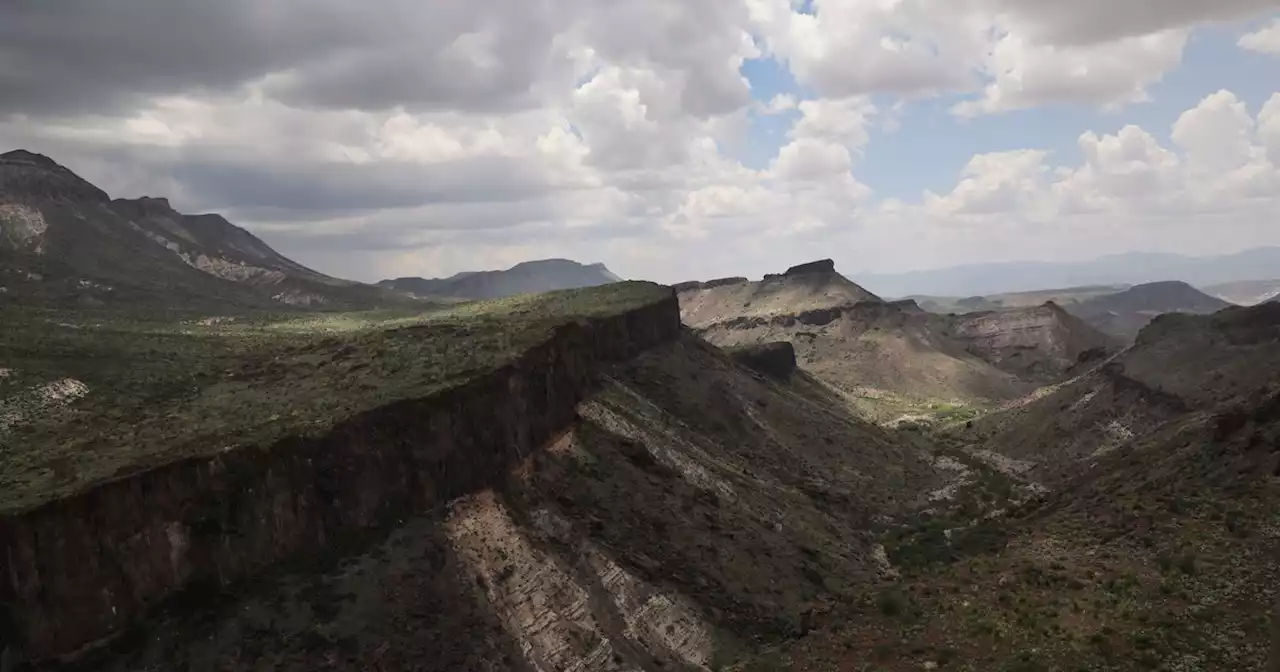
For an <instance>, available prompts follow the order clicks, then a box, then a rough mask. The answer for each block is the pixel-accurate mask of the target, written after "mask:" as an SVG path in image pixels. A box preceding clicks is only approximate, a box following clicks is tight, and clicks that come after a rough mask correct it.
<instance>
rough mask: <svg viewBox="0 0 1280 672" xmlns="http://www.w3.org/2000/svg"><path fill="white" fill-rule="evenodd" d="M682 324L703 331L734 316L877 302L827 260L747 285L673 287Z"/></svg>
mask: <svg viewBox="0 0 1280 672" xmlns="http://www.w3.org/2000/svg"><path fill="white" fill-rule="evenodd" d="M675 289H676V291H677V292H679V294H680V311H681V316H682V318H683V319H684V322H685V324H688V325H689V326H692V327H696V328H705V327H708V326H710V325H713V324H715V323H717V322H721V321H724V320H729V319H734V318H740V317H774V316H779V315H794V314H797V313H801V312H805V311H809V310H817V309H823V308H833V307H838V306H848V305H855V304H858V303H863V302H870V303H883V301H882V300H881V299H880V297H878V296H876V295H874V294H872V293H871V292H868V291H867V290H865V289H863V288H862V287H859V286H858V285H857V284H855V283H854V282H853V281H851V280H849V279H848V278H846V277H844V276H842V275H840V274H839V273H837V272H836V270H835V262H833V261H831V260H830V259H823V260H821V261H815V262H810V263H807V264H800V265H798V266H793V267H791V268H789V269H787V271H786V272H785V273H778V274H772V275H766V276H765V277H764V279H763V280H759V281H756V282H752V281H750V280H747V279H746V278H723V279H720V280H711V281H707V282H685V283H680V284H678V285H675Z"/></svg>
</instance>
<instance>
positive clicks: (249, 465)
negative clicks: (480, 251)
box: [0, 295, 681, 660]
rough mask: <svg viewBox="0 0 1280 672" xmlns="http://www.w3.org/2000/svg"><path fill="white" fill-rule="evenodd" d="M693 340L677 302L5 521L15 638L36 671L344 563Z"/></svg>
mask: <svg viewBox="0 0 1280 672" xmlns="http://www.w3.org/2000/svg"><path fill="white" fill-rule="evenodd" d="M680 328H681V327H680V321H679V307H678V305H677V303H676V300H675V297H674V296H673V295H669V296H667V297H665V298H663V299H661V300H659V301H656V302H653V303H650V304H647V305H644V306H641V307H638V308H634V309H632V310H629V311H627V312H624V313H621V314H616V315H611V316H607V317H599V318H592V319H588V320H582V321H579V322H576V323H570V324H567V325H565V326H563V327H560V328H558V329H557V330H556V331H555V332H554V333H553V335H552V336H551V337H550V339H549V340H547V341H546V342H544V343H542V344H541V345H538V346H536V347H534V348H532V349H530V350H528V351H527V352H525V353H524V354H523V355H522V356H520V357H519V358H518V359H517V360H516V361H515V362H513V363H511V364H508V365H506V366H503V367H501V368H498V369H496V370H494V371H492V372H490V373H487V374H484V375H482V376H480V377H478V378H475V379H473V380H471V381H470V382H468V383H465V384H463V385H461V386H458V387H455V388H452V389H448V390H445V391H443V392H440V393H437V394H434V395H431V396H430V397H427V398H422V399H403V400H399V401H396V402H394V403H390V404H387V405H385V406H382V407H379V408H375V409H373V410H370V411H366V412H363V413H360V414H358V415H356V416H353V417H350V418H347V419H345V420H342V421H340V422H337V423H336V424H335V425H334V426H333V427H332V429H331V430H329V431H328V432H326V433H325V434H323V435H322V436H318V437H314V438H305V439H304V438H286V439H284V440H280V441H277V442H275V443H273V444H272V445H269V446H263V447H260V448H247V449H240V450H235V451H230V452H226V453H222V454H219V455H216V456H214V457H202V458H197V459H189V460H185V461H180V462H176V463H172V464H169V465H167V466H163V467H160V468H157V469H154V470H151V471H147V472H144V473H140V474H137V475H134V476H131V477H128V478H125V479H123V480H118V481H114V482H110V483H106V484H103V485H101V486H98V487H96V488H94V489H92V490H90V491H88V492H84V493H82V494H80V495H77V496H73V497H69V498H66V499H62V500H58V501H54V502H51V503H48V504H45V505H43V506H40V507H38V508H35V509H32V510H27V511H23V512H19V513H13V514H10V515H7V516H5V517H4V518H0V606H2V607H3V608H2V609H0V611H3V612H4V614H3V615H4V616H7V619H5V618H0V625H5V623H4V621H5V620H7V621H8V625H7V627H8V628H9V631H8V632H3V633H0V635H3V636H4V639H5V641H6V642H7V643H9V646H10V647H11V648H13V649H15V650H17V651H18V652H19V654H18V655H20V656H21V657H22V658H26V659H31V660H43V659H48V658H51V657H55V656H62V655H67V654H72V653H74V652H76V651H77V650H79V649H81V648H82V647H85V646H86V645H90V644H93V643H94V642H96V641H99V640H102V639H104V638H109V637H111V636H113V635H116V634H118V633H120V632H122V631H123V630H124V629H125V628H127V627H128V626H129V625H130V624H131V623H133V622H135V621H136V620H137V619H138V618H140V617H141V616H143V615H144V614H146V613H147V612H148V611H150V610H151V609H152V608H154V607H155V606H156V605H158V604H159V603H161V602H163V601H164V600H165V599H166V598H169V597H171V596H173V595H175V594H177V593H178V592H180V591H183V590H195V589H199V588H200V587H202V586H204V587H214V588H219V587H223V586H227V585H230V584H233V583H235V582H237V581H239V580H242V579H245V578H247V577H251V576H253V575H255V574H257V573H259V572H261V571H263V570H265V569H267V568H268V567H270V566H271V565H273V564H275V563H277V562H280V561H282V560H286V559H288V558H291V557H297V556H299V555H303V554H313V553H321V552H331V551H333V549H335V548H340V547H341V545H342V544H343V543H344V541H345V540H347V539H349V538H351V537H352V535H355V534H357V533H359V532H360V531H362V530H367V529H370V528H374V527H377V526H379V525H381V524H383V523H386V522H388V521H394V520H396V519H397V517H398V516H402V515H404V514H406V513H410V512H415V511H424V510H429V509H432V508H433V507H436V506H439V505H443V504H444V503H446V502H447V501H449V500H450V499H452V498H454V497H457V496H459V495H462V494H465V493H467V492H471V491H474V490H477V489H480V488H484V487H489V486H492V485H494V481H496V480H498V479H500V478H501V476H502V474H504V473H505V471H506V469H505V467H508V466H509V465H510V464H512V463H514V462H515V461H517V460H519V459H522V458H524V457H526V456H528V455H529V454H530V453H532V452H534V451H536V450H538V449H539V447H540V446H542V445H543V444H544V443H546V442H547V441H548V440H549V439H551V438H552V437H553V436H554V435H555V434H556V433H557V432H558V431H560V430H562V429H564V428H565V427H566V426H567V425H569V424H570V423H571V422H572V421H573V419H574V418H575V415H576V411H575V407H576V405H577V404H578V403H579V402H581V401H582V400H583V399H584V398H585V397H586V396H587V394H588V393H589V391H590V390H591V389H592V387H593V384H594V382H595V380H596V376H597V374H598V372H599V370H600V368H601V367H602V366H603V365H605V364H607V363H610V362H617V361H621V360H626V359H628V358H630V357H633V356H635V355H636V354H638V353H639V352H641V351H643V350H645V349H646V348H649V347H652V346H654V345H657V344H660V343H665V342H670V341H672V340H674V339H676V338H677V337H678V336H679V334H680ZM13 642H16V644H14V643H13Z"/></svg>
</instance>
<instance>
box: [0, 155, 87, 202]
mask: <svg viewBox="0 0 1280 672" xmlns="http://www.w3.org/2000/svg"><path fill="white" fill-rule="evenodd" d="M0 197H2V198H6V199H8V200H14V201H38V200H70V201H76V200H83V201H95V202H106V201H109V200H111V199H110V197H109V196H107V192H105V191H103V190H101V189H99V188H97V187H95V186H93V185H92V184H90V183H89V182H87V181H86V180H84V179H83V178H81V177H80V176H79V175H76V174H75V173H73V172H71V171H70V170H68V169H67V168H66V167H64V166H62V165H60V164H59V163H58V162H56V161H54V160H53V159H50V158H49V157H47V156H45V155H43V154H37V153H35V152H30V151H27V150H25V149H15V150H12V151H9V152H5V153H4V154H0Z"/></svg>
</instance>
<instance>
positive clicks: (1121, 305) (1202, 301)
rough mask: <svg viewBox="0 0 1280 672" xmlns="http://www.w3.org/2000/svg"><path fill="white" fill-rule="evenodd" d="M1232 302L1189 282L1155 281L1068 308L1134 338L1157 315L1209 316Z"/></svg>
mask: <svg viewBox="0 0 1280 672" xmlns="http://www.w3.org/2000/svg"><path fill="white" fill-rule="evenodd" d="M1230 305H1231V304H1229V303H1227V302H1226V301H1223V300H1222V299H1219V298H1217V297H1213V296H1209V295H1208V294H1205V293H1204V292H1202V291H1200V290H1198V289H1196V288H1195V287H1192V286H1191V285H1188V284H1187V283H1185V282H1153V283H1149V284H1145V285H1137V286H1135V287H1130V288H1129V289H1126V290H1124V291H1122V292H1117V293H1115V294H1107V295H1102V296H1097V297H1094V298H1091V299H1088V300H1085V301H1080V302H1077V303H1074V304H1070V305H1068V306H1067V310H1069V311H1070V312H1071V313H1072V314H1074V315H1076V316H1078V317H1080V318H1081V319H1083V320H1085V321H1086V322H1088V323H1089V324H1092V325H1093V326H1095V327H1097V328H1098V329H1100V330H1102V331H1104V332H1106V333H1108V334H1112V335H1114V336H1118V337H1120V338H1125V339H1132V338H1133V337H1135V336H1137V334H1138V331H1140V330H1141V329H1142V328H1143V327H1145V326H1146V325H1147V324H1148V323H1149V322H1151V320H1152V319H1154V318H1155V317H1156V316H1157V315H1162V314H1165V313H1189V314H1192V315H1207V314H1209V313H1215V312H1217V311H1219V310H1222V309H1223V308H1226V307H1228V306H1230Z"/></svg>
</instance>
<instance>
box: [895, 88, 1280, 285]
mask: <svg viewBox="0 0 1280 672" xmlns="http://www.w3.org/2000/svg"><path fill="white" fill-rule="evenodd" d="M1278 113H1280V94H1277V95H1276V96H1273V97H1272V99H1271V101H1269V102H1268V103H1267V105H1266V106H1265V107H1264V108H1263V109H1262V110H1261V111H1260V112H1259V113H1258V115H1257V116H1256V117H1254V116H1251V115H1250V113H1249V111H1248V110H1247V108H1246V106H1245V105H1244V103H1243V102H1241V101H1240V100H1239V98H1238V97H1237V96H1235V94H1233V93H1231V92H1229V91H1218V92H1216V93H1213V94H1211V95H1209V96H1206V97H1205V98H1204V99H1203V100H1201V101H1200V102H1199V103H1198V104H1197V105H1196V106H1195V107H1193V108H1191V109H1189V110H1186V111H1185V112H1183V113H1182V114H1181V115H1180V116H1179V118H1178V120H1177V121H1176V122H1175V123H1174V125H1173V128H1172V130H1171V134H1170V135H1171V138H1172V145H1171V146H1162V145H1161V144H1160V142H1159V141H1158V140H1157V139H1156V138H1155V136H1153V135H1152V134H1151V133H1149V132H1148V131H1146V130H1144V129H1142V128H1140V127H1138V126H1134V125H1128V126H1125V127H1123V128H1121V129H1120V130H1119V131H1118V132H1116V133H1114V134H1099V133H1096V132H1092V131H1090V132H1086V133H1084V134H1082V135H1081V136H1080V138H1079V147H1080V153H1081V155H1082V157H1083V159H1082V161H1081V162H1080V163H1079V164H1078V165H1074V166H1072V165H1062V164H1055V163H1054V162H1053V156H1052V155H1051V154H1049V153H1048V152H1045V151H1038V150H1018V151H1011V152H999V153H993V154H983V155H979V156H975V157H974V158H973V160H971V161H970V162H969V164H968V165H967V166H966V167H965V168H964V170H963V171H962V173H961V175H960V179H959V180H958V181H957V182H956V184H955V186H954V187H953V188H952V189H951V190H950V191H949V192H946V193H943V194H933V193H926V195H925V198H924V199H923V201H922V203H921V204H919V205H915V206H912V205H904V204H900V203H891V204H888V205H887V206H886V207H884V208H882V209H881V210H880V212H879V213H878V215H879V217H880V220H879V224H878V225H880V226H887V227H894V228H900V227H903V226H912V227H917V228H918V227H923V228H924V230H927V231H928V232H929V238H928V240H927V242H926V244H925V249H926V250H932V251H933V253H935V254H939V255H942V254H945V255H948V257H947V258H948V259H950V260H951V261H952V262H955V261H960V260H965V259H969V260H980V259H982V258H983V256H982V255H983V254H984V248H985V250H986V253H988V254H989V250H990V248H991V246H993V245H1004V246H1008V247H1009V248H1010V249H1017V250H1019V251H1020V253H1021V256H1022V257H1023V258H1026V257H1039V258H1046V259H1061V258H1073V257H1074V258H1081V257H1086V256H1090V255H1091V254H1092V253H1094V252H1096V249H1097V248H1098V247H1099V246H1103V247H1105V248H1106V249H1111V250H1116V251H1123V250H1127V249H1146V250H1152V249H1161V250H1169V251H1181V252H1191V253H1211V252H1214V251H1220V252H1225V251H1231V250H1233V249H1237V248H1240V247H1247V246H1250V245H1262V244H1268V243H1271V244H1273V243H1274V242H1275V237H1274V236H1275V233H1274V231H1275V229H1274V212H1275V211H1276V208H1277V207H1280V164H1278V163H1276V162H1275V161H1274V155H1275V153H1274V151H1273V152H1271V154H1270V155H1269V154H1268V150H1270V149H1272V148H1273V147H1274V145H1275V143H1276V139H1277V138H1276V136H1275V135H1274V133H1275V131H1276V130H1277V129H1276V127H1275V124H1276V119H1277V116H1276V115H1277V114H1278ZM904 222H909V223H907V224H904ZM1210 231H1212V232H1213V234H1212V235H1207V232H1210ZM926 259H927V256H926Z"/></svg>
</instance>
